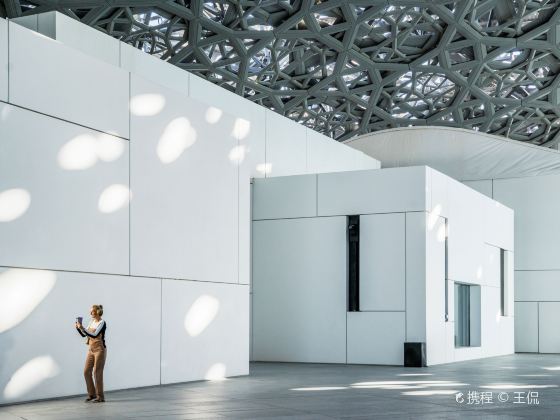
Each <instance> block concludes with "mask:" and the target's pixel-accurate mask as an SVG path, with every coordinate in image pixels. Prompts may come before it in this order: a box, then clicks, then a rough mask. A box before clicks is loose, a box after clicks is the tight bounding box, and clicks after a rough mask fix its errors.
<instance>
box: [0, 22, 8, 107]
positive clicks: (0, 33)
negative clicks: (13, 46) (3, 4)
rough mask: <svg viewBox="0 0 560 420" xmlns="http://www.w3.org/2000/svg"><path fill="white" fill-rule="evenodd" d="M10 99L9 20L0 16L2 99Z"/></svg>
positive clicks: (0, 89) (0, 87) (0, 96)
mask: <svg viewBox="0 0 560 420" xmlns="http://www.w3.org/2000/svg"><path fill="white" fill-rule="evenodd" d="M7 100H8V21H7V20H5V19H2V18H0V101H7Z"/></svg>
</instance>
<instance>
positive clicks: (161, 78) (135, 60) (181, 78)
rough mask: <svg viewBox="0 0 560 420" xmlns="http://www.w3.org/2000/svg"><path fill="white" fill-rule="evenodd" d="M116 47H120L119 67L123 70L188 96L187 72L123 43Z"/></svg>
mask: <svg viewBox="0 0 560 420" xmlns="http://www.w3.org/2000/svg"><path fill="white" fill-rule="evenodd" d="M117 47H120V67H122V68H123V69H125V70H127V71H129V72H131V73H133V74H135V75H137V76H140V77H142V78H144V79H146V80H150V81H152V82H154V83H158V84H160V85H161V86H165V87H167V88H169V89H173V90H175V91H176V92H178V93H181V94H183V95H188V94H189V73H188V72H187V71H185V70H183V69H180V68H179V67H177V66H174V65H172V64H169V63H168V62H166V61H163V60H161V59H160V58H158V57H154V56H152V55H150V54H146V53H145V52H143V51H141V50H139V49H138V48H135V47H133V46H132V45H129V44H125V43H124V42H120V43H119V45H117ZM117 65H119V64H118V63H117Z"/></svg>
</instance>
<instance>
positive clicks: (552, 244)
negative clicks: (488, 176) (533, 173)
mask: <svg viewBox="0 0 560 420" xmlns="http://www.w3.org/2000/svg"><path fill="white" fill-rule="evenodd" d="M559 187H560V175H550V176H542V177H533V178H515V179H503V180H494V199H495V200H497V201H499V202H501V203H503V204H505V205H506V206H508V207H511V208H513V209H515V216H516V220H517V221H518V223H516V224H515V242H516V249H515V253H516V255H515V269H516V270H560V259H559V258H558V255H559V253H560V243H559V241H558V237H559V236H560V219H558V212H559V211H560V198H559V197H558V195H557V194H554V193H552V192H553V191H557V190H558V188H559Z"/></svg>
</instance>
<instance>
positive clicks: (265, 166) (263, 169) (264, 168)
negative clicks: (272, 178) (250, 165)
mask: <svg viewBox="0 0 560 420" xmlns="http://www.w3.org/2000/svg"><path fill="white" fill-rule="evenodd" d="M257 172H258V173H260V174H263V175H268V174H269V173H271V172H272V163H259V164H258V165H257Z"/></svg>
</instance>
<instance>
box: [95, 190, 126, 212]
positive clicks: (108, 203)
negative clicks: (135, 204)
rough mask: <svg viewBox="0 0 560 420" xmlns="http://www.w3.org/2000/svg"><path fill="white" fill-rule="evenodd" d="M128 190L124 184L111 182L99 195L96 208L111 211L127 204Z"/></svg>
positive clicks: (101, 210)
mask: <svg viewBox="0 0 560 420" xmlns="http://www.w3.org/2000/svg"><path fill="white" fill-rule="evenodd" d="M130 195H131V194H130V190H129V189H128V187H127V186H126V185H123V184H113V185H110V186H109V187H107V188H105V189H104V190H103V192H102V193H101V195H100V196H99V202H98V208H99V211H100V212H101V213H113V212H115V211H117V210H120V209H122V208H123V207H125V206H126V205H128V203H129V201H130Z"/></svg>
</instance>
